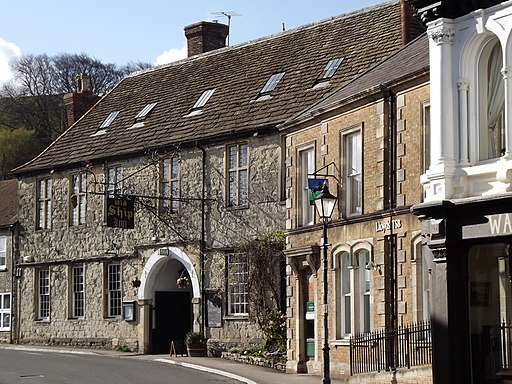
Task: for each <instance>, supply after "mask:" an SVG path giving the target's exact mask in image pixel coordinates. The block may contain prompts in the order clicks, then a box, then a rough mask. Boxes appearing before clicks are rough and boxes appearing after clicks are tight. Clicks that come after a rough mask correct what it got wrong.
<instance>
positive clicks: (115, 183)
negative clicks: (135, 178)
mask: <svg viewBox="0 0 512 384" xmlns="http://www.w3.org/2000/svg"><path fill="white" fill-rule="evenodd" d="M106 176H107V177H106V179H107V180H106V190H107V196H108V197H114V196H115V195H119V194H122V193H123V167H122V166H120V165H112V166H110V167H108V168H107V172H106Z"/></svg>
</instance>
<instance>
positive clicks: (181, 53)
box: [155, 43, 187, 65]
mask: <svg viewBox="0 0 512 384" xmlns="http://www.w3.org/2000/svg"><path fill="white" fill-rule="evenodd" d="M186 57H187V44H186V43H185V45H184V46H183V47H182V48H181V49H177V48H171V49H169V50H168V51H165V52H162V53H161V54H160V55H158V57H157V58H156V62H155V65H162V64H167V63H172V62H173V61H178V60H181V59H184V58H186Z"/></svg>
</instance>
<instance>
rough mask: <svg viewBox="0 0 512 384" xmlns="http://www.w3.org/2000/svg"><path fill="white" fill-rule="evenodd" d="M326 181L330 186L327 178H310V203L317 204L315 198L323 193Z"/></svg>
mask: <svg viewBox="0 0 512 384" xmlns="http://www.w3.org/2000/svg"><path fill="white" fill-rule="evenodd" d="M324 183H325V184H327V186H329V183H328V181H327V179H316V178H315V179H312V178H311V179H308V189H309V196H308V197H309V204H310V205H315V201H314V200H315V199H316V198H317V197H318V196H319V195H320V193H322V190H323V188H324Z"/></svg>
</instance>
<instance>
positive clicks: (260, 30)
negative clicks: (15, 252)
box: [0, 0, 387, 84]
mask: <svg viewBox="0 0 512 384" xmlns="http://www.w3.org/2000/svg"><path fill="white" fill-rule="evenodd" d="M382 2H387V0H188V1H187V0H185V1H183V0H144V1H134V0H87V1H73V0H66V1H65V0H46V1H42V0H0V84H1V83H3V82H6V81H8V80H9V79H10V78H11V77H12V74H11V73H10V71H9V65H8V62H9V60H11V59H12V58H16V57H20V56H21V55H29V54H31V55H39V54H47V55H49V56H54V55H57V54H60V53H70V54H73V53H85V54H87V55H88V56H90V57H92V58H95V59H98V60H100V61H101V62H103V63H105V64H107V63H113V64H117V65H118V66H122V65H125V64H128V63H129V62H134V63H136V62H147V63H150V64H156V65H159V64H165V63H168V62H171V61H175V60H179V59H182V58H185V57H186V39H185V35H184V32H183V27H184V26H186V25H189V24H193V23H196V22H198V21H213V20H218V21H219V22H222V23H225V24H227V23H228V18H227V17H225V16H223V15H217V14H218V13H229V14H232V15H233V16H231V22H230V24H231V28H230V36H229V45H231V46H232V45H236V44H240V43H244V42H247V41H250V40H254V39H258V38H261V37H265V36H270V35H272V34H274V33H278V32H280V31H282V30H283V25H284V28H285V29H286V30H289V29H292V28H296V27H299V26H301V25H304V24H309V23H313V22H317V21H320V20H324V19H326V18H329V17H332V16H337V15H341V14H344V13H348V12H352V11H356V10H359V9H362V8H365V7H369V6H372V5H375V4H380V3H382Z"/></svg>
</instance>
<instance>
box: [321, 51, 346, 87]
mask: <svg viewBox="0 0 512 384" xmlns="http://www.w3.org/2000/svg"><path fill="white" fill-rule="evenodd" d="M342 62H343V59H342V58H340V59H332V60H329V62H328V63H327V65H326V66H325V68H324V70H323V71H322V73H321V74H320V76H318V79H317V80H316V83H315V87H316V86H318V85H319V84H322V85H323V84H328V83H329V80H331V78H332V77H333V76H334V74H335V73H336V71H337V70H338V68H339V66H340V65H341V63H342Z"/></svg>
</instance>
